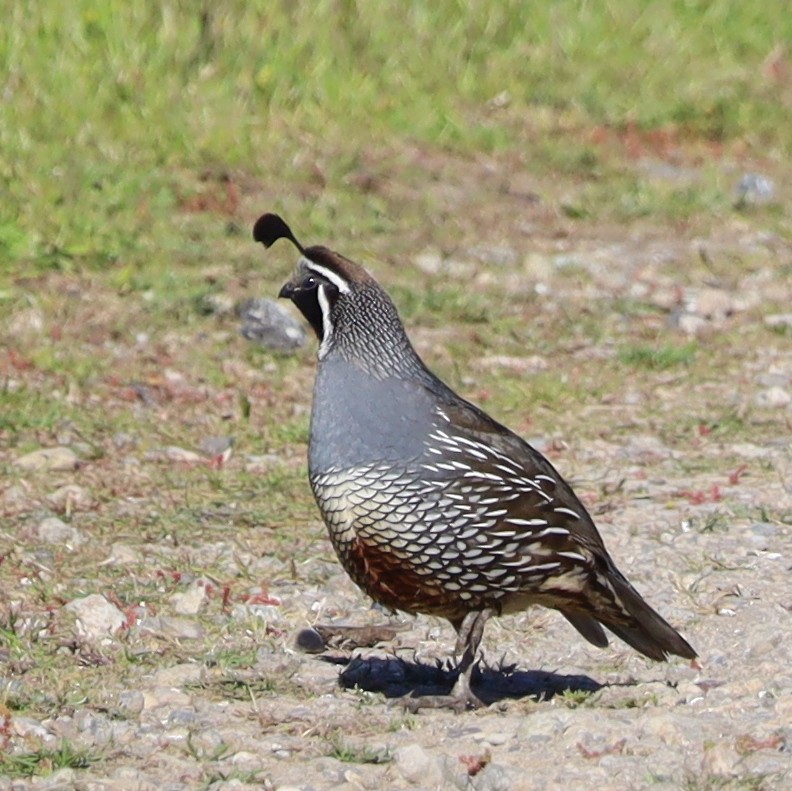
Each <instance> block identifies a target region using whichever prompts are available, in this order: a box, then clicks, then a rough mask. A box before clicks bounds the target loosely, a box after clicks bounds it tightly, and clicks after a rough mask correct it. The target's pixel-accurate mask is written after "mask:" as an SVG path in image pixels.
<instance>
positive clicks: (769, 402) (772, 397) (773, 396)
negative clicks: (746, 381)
mask: <svg viewBox="0 0 792 791" xmlns="http://www.w3.org/2000/svg"><path fill="white" fill-rule="evenodd" d="M755 403H756V405H757V406H760V407H769V408H772V409H779V408H783V407H786V406H789V404H790V403H792V395H791V394H790V393H789V391H788V390H786V389H784V388H783V387H779V386H775V387H768V388H767V390H762V391H761V392H759V393H757V394H756V399H755Z"/></svg>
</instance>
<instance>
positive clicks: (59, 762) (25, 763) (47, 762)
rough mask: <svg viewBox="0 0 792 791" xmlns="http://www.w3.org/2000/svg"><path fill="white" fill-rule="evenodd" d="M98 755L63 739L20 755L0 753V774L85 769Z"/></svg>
mask: <svg viewBox="0 0 792 791" xmlns="http://www.w3.org/2000/svg"><path fill="white" fill-rule="evenodd" d="M99 760H100V756H99V755H98V754H95V753H91V752H89V751H88V750H83V749H80V748H77V747H73V746H72V745H71V744H69V742H67V741H64V742H62V743H61V745H60V746H59V747H56V748H54V749H47V748H41V749H38V750H34V751H32V752H29V753H24V754H22V755H8V754H5V755H0V774H4V775H7V776H9V777H33V776H34V775H36V776H40V775H49V774H52V773H53V772H57V771H58V770H59V769H87V768H88V767H89V766H91V764H93V763H96V762H97V761H99Z"/></svg>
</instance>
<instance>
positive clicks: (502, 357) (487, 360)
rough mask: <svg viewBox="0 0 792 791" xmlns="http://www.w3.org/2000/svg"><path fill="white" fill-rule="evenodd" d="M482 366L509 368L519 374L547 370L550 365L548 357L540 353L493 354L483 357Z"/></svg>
mask: <svg viewBox="0 0 792 791" xmlns="http://www.w3.org/2000/svg"><path fill="white" fill-rule="evenodd" d="M478 364H479V366H481V367H482V368H507V369H509V370H510V371H514V372H515V373H519V374H533V373H538V372H539V371H546V370H547V368H548V367H549V366H548V362H547V359H546V358H545V357H542V356H540V355H538V354H532V355H531V356H529V357H511V356H509V355H506V354H491V355H489V356H487V357H482V358H481V359H480V360H479V361H478Z"/></svg>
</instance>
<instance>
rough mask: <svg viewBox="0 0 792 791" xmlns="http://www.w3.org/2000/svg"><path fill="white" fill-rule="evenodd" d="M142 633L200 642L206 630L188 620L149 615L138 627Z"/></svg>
mask: <svg viewBox="0 0 792 791" xmlns="http://www.w3.org/2000/svg"><path fill="white" fill-rule="evenodd" d="M136 628H137V630H138V631H140V632H150V633H151V634H154V635H156V636H157V637H164V638H167V639H171V640H200V639H201V638H202V637H203V636H204V630H203V629H202V628H201V626H200V624H197V623H195V622H194V621H189V620H187V619H186V618H175V617H169V616H167V615H149V616H147V617H145V618H143V619H142V620H141V621H140V623H138V625H137V627H136Z"/></svg>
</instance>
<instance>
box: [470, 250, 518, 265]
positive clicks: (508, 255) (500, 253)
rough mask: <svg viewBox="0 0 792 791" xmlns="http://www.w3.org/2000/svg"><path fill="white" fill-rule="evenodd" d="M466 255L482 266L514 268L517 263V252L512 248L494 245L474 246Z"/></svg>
mask: <svg viewBox="0 0 792 791" xmlns="http://www.w3.org/2000/svg"><path fill="white" fill-rule="evenodd" d="M468 253H469V254H470V255H471V256H472V257H473V258H475V259H476V260H477V261H481V263H482V264H492V265H493V266H504V267H505V266H514V265H515V264H516V263H517V258H518V256H517V251H516V250H515V249H514V248H513V247H496V246H494V245H476V246H474V247H471V248H470V249H469V250H468Z"/></svg>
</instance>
